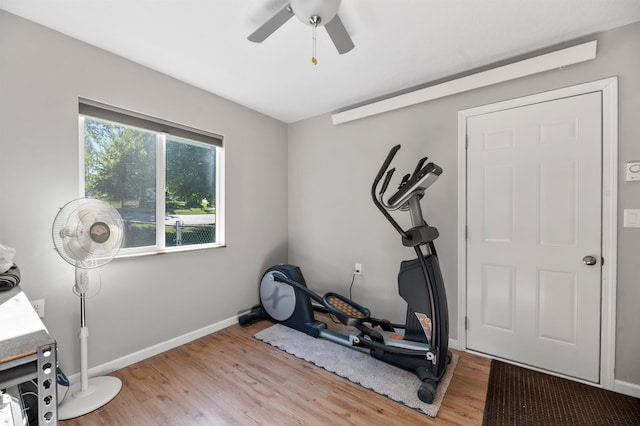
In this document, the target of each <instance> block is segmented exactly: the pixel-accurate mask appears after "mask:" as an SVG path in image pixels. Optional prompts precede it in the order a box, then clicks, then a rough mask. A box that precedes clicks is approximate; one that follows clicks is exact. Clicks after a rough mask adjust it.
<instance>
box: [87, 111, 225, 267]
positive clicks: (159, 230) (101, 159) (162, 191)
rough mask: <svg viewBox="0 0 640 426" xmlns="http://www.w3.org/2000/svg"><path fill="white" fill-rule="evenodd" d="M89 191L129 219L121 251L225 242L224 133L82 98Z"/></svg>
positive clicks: (88, 192) (166, 249)
mask: <svg viewBox="0 0 640 426" xmlns="http://www.w3.org/2000/svg"><path fill="white" fill-rule="evenodd" d="M79 127H80V143H81V145H82V147H83V151H84V167H83V168H84V173H83V174H82V175H83V178H84V195H85V196H86V197H91V198H98V199H101V200H104V201H106V202H108V203H110V204H111V205H112V206H113V207H115V208H116V209H117V210H118V211H119V212H120V215H121V216H122V218H123V220H124V223H125V238H124V245H123V249H122V250H121V254H125V255H126V254H136V253H156V252H168V251H175V250H184V249H193V248H202V247H216V246H221V245H223V244H224V240H223V237H224V228H223V214H222V206H223V199H222V185H221V176H222V173H221V171H222V167H223V163H222V161H223V159H222V154H223V152H222V137H220V136H218V135H214V134H210V133H207V132H204V131H199V130H195V129H192V128H188V127H186V126H181V125H177V124H174V123H169V122H166V121H163V120H158V119H154V118H150V117H147V116H142V115H140V114H136V113H130V112H128V111H123V110H120V109H117V108H113V107H106V106H104V105H102V104H97V103H95V102H93V101H85V100H81V101H80V126H79Z"/></svg>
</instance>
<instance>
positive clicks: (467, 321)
mask: <svg viewBox="0 0 640 426" xmlns="http://www.w3.org/2000/svg"><path fill="white" fill-rule="evenodd" d="M464 329H465V330H468V329H469V317H468V316H466V315H465V317H464Z"/></svg>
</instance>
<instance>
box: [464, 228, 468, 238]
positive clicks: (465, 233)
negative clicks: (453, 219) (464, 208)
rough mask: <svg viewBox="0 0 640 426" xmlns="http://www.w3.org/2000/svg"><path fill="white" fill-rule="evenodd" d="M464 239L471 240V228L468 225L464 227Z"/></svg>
mask: <svg viewBox="0 0 640 426" xmlns="http://www.w3.org/2000/svg"><path fill="white" fill-rule="evenodd" d="M464 239H465V240H468V239H469V227H468V226H467V225H465V226H464Z"/></svg>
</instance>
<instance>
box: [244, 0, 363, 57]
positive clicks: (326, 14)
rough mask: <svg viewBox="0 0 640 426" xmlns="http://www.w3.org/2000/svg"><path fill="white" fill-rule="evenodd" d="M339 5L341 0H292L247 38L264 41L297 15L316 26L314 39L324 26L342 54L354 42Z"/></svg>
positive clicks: (256, 41)
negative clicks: (319, 28)
mask: <svg viewBox="0 0 640 426" xmlns="http://www.w3.org/2000/svg"><path fill="white" fill-rule="evenodd" d="M339 7H340V0H290V2H289V3H288V4H286V5H285V6H283V7H282V8H281V9H280V10H278V11H277V12H276V13H275V15H273V16H272V17H271V18H269V19H268V20H267V21H266V22H265V23H264V24H262V25H261V26H260V27H259V28H258V29H257V30H255V31H254V32H253V33H251V35H250V36H249V37H247V38H248V39H249V40H250V41H253V42H255V43H262V42H263V41H264V40H265V39H266V38H267V37H269V36H270V35H271V34H273V33H274V32H275V31H276V30H277V29H278V28H280V27H281V26H282V25H284V24H285V22H287V21H288V20H289V19H290V18H291V17H292V16H293V15H295V16H297V17H298V19H300V20H301V21H302V22H304V23H305V24H307V25H310V26H312V27H313V28H314V40H315V29H316V28H317V27H322V26H324V27H325V29H326V30H327V33H329V37H331V41H333V44H334V45H335V46H336V49H337V50H338V53H340V54H341V55H342V54H344V53H347V52H349V51H350V50H351V49H353V47H354V44H353V41H352V40H351V37H350V36H349V33H347V30H346V29H345V27H344V25H343V24H342V20H341V19H340V17H339V16H338V8H339ZM313 59H315V54H314V58H313ZM314 63H315V61H314Z"/></svg>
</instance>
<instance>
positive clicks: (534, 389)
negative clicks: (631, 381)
mask: <svg viewBox="0 0 640 426" xmlns="http://www.w3.org/2000/svg"><path fill="white" fill-rule="evenodd" d="M482 424H483V425H484V426H493V425H581V426H582V425H640V399H639V398H634V397H632V396H627V395H623V394H620V393H616V392H612V391H609V390H605V389H601V388H597V387H595V386H590V385H586V384H583V383H578V382H574V381H571V380H567V379H563V378H560V377H556V376H552V375H549V374H544V373H540V372H538V371H534V370H529V369H526V368H522V367H517V366H515V365H511V364H507V363H504V362H501V361H498V360H495V359H494V360H492V361H491V371H490V373H489V386H488V388H487V399H486V403H485V407H484V418H483V421H482Z"/></svg>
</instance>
